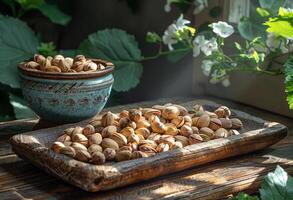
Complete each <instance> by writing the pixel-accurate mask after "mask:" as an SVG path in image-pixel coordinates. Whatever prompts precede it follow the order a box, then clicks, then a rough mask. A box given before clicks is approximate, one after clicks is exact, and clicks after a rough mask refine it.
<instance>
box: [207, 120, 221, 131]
mask: <svg viewBox="0 0 293 200" xmlns="http://www.w3.org/2000/svg"><path fill="white" fill-rule="evenodd" d="M221 127H222V122H221V120H219V119H217V118H211V120H210V125H209V128H210V129H212V130H214V131H216V130H218V129H219V128H221Z"/></svg>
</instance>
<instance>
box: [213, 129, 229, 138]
mask: <svg viewBox="0 0 293 200" xmlns="http://www.w3.org/2000/svg"><path fill="white" fill-rule="evenodd" d="M225 137H228V131H227V130H226V129H224V128H219V129H218V130H216V132H215V138H225Z"/></svg>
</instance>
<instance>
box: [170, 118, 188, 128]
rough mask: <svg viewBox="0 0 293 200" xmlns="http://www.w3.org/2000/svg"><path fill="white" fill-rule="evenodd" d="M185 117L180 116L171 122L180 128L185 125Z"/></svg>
mask: <svg viewBox="0 0 293 200" xmlns="http://www.w3.org/2000/svg"><path fill="white" fill-rule="evenodd" d="M184 122H185V121H184V117H183V116H178V117H176V118H174V119H172V120H171V123H173V124H174V125H175V126H176V127H177V128H180V127H181V126H183V124H184Z"/></svg>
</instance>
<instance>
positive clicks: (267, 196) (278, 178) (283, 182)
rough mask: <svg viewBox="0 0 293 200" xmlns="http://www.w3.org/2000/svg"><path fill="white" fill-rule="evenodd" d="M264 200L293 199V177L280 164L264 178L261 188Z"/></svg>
mask: <svg viewBox="0 0 293 200" xmlns="http://www.w3.org/2000/svg"><path fill="white" fill-rule="evenodd" d="M259 192H260V196H261V199H264V200H291V199H293V178H292V177H290V176H288V174H287V173H286V172H285V171H284V169H282V168H281V167H280V166H277V168H276V170H275V171H274V172H270V173H269V174H268V175H267V176H266V177H265V179H264V182H263V183H262V185H261V189H260V190H259Z"/></svg>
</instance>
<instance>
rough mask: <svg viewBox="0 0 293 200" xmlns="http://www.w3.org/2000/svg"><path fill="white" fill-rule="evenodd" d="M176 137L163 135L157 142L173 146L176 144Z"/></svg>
mask: <svg viewBox="0 0 293 200" xmlns="http://www.w3.org/2000/svg"><path fill="white" fill-rule="evenodd" d="M176 136H177V135H176ZM176 136H171V135H162V136H161V138H160V139H159V140H158V141H157V142H158V143H167V144H169V145H170V146H171V145H172V144H173V143H174V142H175V138H174V137H176Z"/></svg>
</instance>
